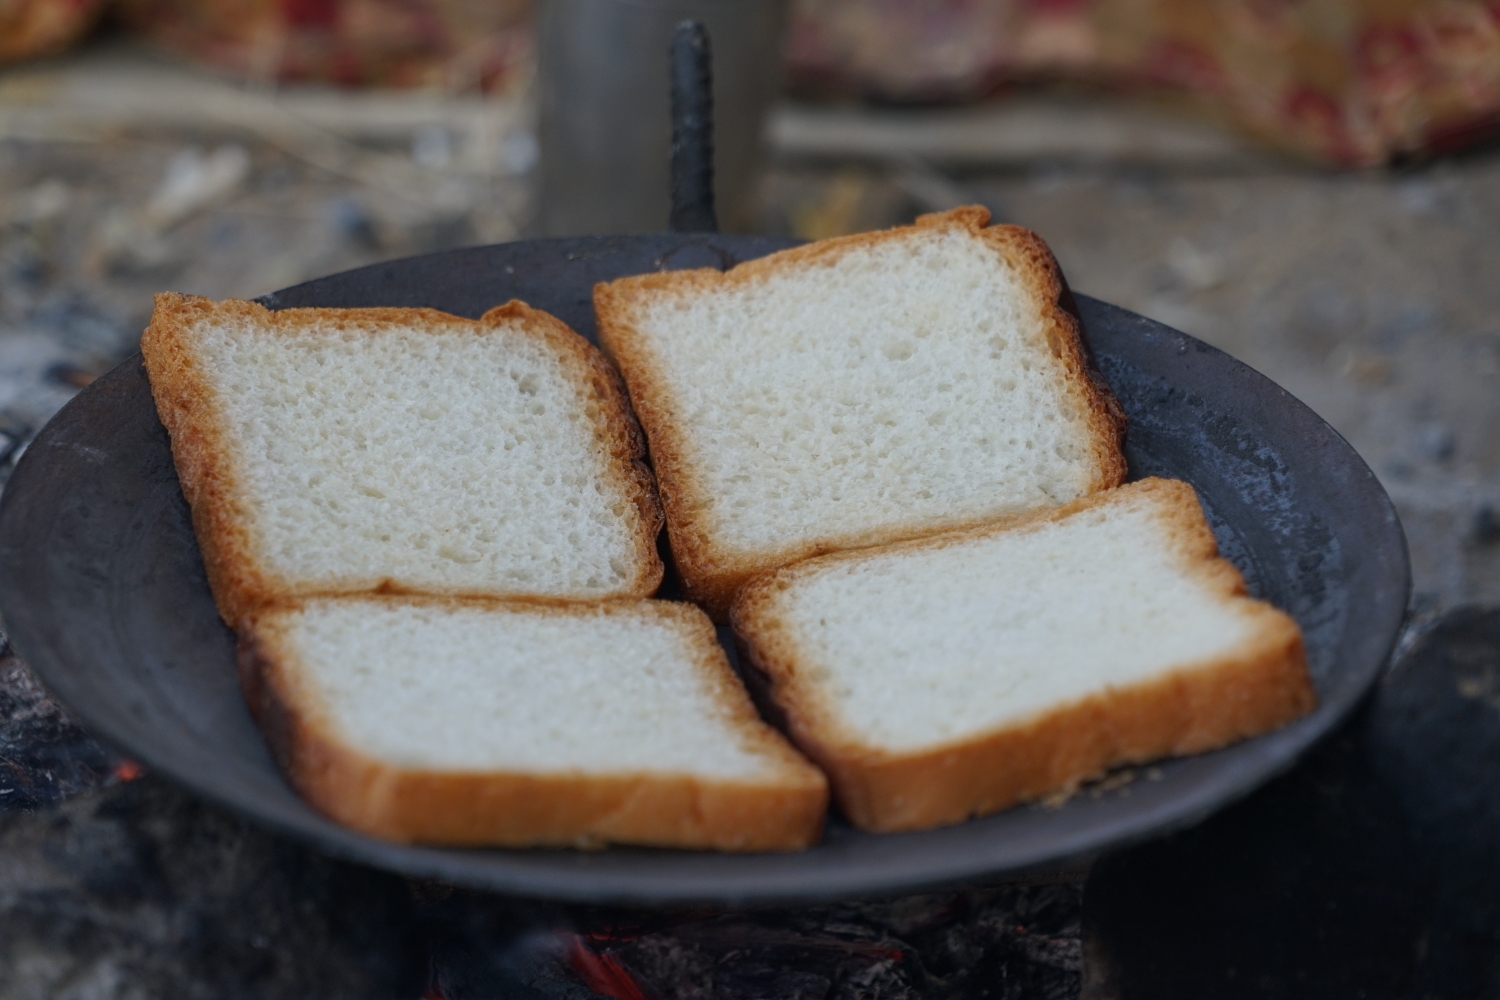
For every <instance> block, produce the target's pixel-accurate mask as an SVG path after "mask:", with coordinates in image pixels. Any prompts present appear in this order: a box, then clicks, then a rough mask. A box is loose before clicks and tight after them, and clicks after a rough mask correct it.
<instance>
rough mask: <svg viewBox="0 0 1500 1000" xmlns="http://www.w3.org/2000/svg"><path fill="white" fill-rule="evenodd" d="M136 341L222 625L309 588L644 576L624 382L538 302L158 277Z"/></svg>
mask: <svg viewBox="0 0 1500 1000" xmlns="http://www.w3.org/2000/svg"><path fill="white" fill-rule="evenodd" d="M141 352H142V354H144V355H145V360H146V371H147V373H148V375H149V377H150V380H151V392H152V395H153V396H154V397H155V399H156V407H157V412H158V413H159V414H160V416H161V420H162V423H163V424H165V425H166V427H167V430H168V432H169V433H170V435H171V439H172V454H173V457H174V459H175V460H176V464H177V473H178V476H179V477H180V479H181V481H182V491H183V495H184V496H185V497H186V498H187V501H188V504H189V505H190V506H191V508H192V514H193V526H194V528H195V530H196V533H197V536H198V544H199V546H200V548H201V549H202V551H203V557H204V562H205V565H206V567H207V571H208V579H209V584H210V585H211V587H212V589H213V592H214V597H215V599H216V601H217V602H218V605H219V611H220V614H222V615H223V617H224V620H225V621H226V622H228V623H229V624H230V625H235V624H236V623H237V622H238V620H239V618H240V617H241V616H243V615H244V614H246V613H247V612H249V611H250V610H251V609H252V608H254V607H256V606H258V605H261V604H266V603H271V602H274V601H278V600H287V599H290V598H293V597H296V596H299V595H306V594H313V593H351V592H361V591H377V590H378V591H386V592H400V593H404V592H425V593H434V594H450V595H477V596H487V597H516V596H532V597H549V598H560V599H588V598H608V597H644V596H647V595H649V594H651V593H653V592H654V591H655V589H656V587H657V585H658V584H659V583H660V581H661V576H662V565H661V561H660V558H659V556H658V554H657V550H656V536H657V534H658V533H659V531H660V528H661V512H660V505H659V502H658V500H657V498H656V495H655V489H654V484H653V482H652V479H651V474H650V470H649V469H648V468H647V467H646V466H645V463H644V458H645V450H644V449H645V444H644V440H643V438H642V437H641V434H640V429H639V427H638V425H637V424H636V422H635V419H634V417H633V415H632V414H631V412H630V409H629V402H628V400H627V398H626V396H625V392H624V386H623V384H622V383H621V382H620V379H619V375H618V373H616V372H615V371H614V369H613V368H612V367H611V366H610V364H609V363H608V362H607V361H606V360H605V359H604V357H603V356H602V355H601V354H600V353H599V352H598V351H597V350H595V349H594V348H593V347H592V346H591V345H590V344H589V343H588V342H587V341H585V340H584V339H583V338H582V337H580V336H578V334H576V333H574V332H573V331H572V330H570V329H569V328H568V327H567V326H566V325H565V324H564V323H562V321H560V320H558V319H556V318H554V317H552V316H550V315H548V314H547V313H544V312H541V311H539V310H535V309H531V308H529V307H528V306H526V305H525V304H523V303H520V302H511V303H509V304H507V305H504V306H500V307H498V308H496V309H492V310H490V312H488V313H486V314H485V315H484V317H483V318H481V319H480V320H478V321H477V322H476V321H473V320H467V319H461V318H459V317H457V316H450V315H448V314H446V313H440V312H437V311H435V310H431V309H287V310H283V311H280V312H272V311H270V310H267V309H265V308H263V307H261V306H259V305H256V304H255V303H251V302H238V301H228V302H212V301H210V300H208V299H204V298H199V297H195V296H183V295H175V294H165V295H158V296H157V298H156V311H155V313H154V314H153V315H152V318H151V325H150V326H149V327H148V328H147V330H146V332H145V334H144V335H143V337H142V338H141Z"/></svg>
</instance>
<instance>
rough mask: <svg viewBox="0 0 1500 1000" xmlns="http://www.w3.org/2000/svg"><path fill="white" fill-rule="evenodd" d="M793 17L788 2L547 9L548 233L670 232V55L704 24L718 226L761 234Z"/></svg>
mask: <svg viewBox="0 0 1500 1000" xmlns="http://www.w3.org/2000/svg"><path fill="white" fill-rule="evenodd" d="M785 11H786V3H785V0H542V3H541V5H540V11H539V23H538V36H537V40H538V78H539V80H538V82H539V90H540V94H539V97H540V102H541V106H540V112H541V121H540V140H541V164H540V168H541V169H540V175H541V190H540V195H541V198H540V205H539V211H538V217H537V228H538V230H539V231H540V233H541V235H545V236H575V235H584V234H589V233H644V232H661V231H663V230H665V229H666V228H667V218H668V215H669V213H670V211H671V192H670V180H669V178H670V171H669V159H670V152H671V145H672V124H671V100H670V93H669V83H670V60H669V52H670V49H671V44H672V31H673V29H674V28H675V27H676V25H677V24H678V22H680V21H683V20H685V19H694V20H698V21H701V22H703V24H704V25H705V26H706V27H707V28H708V33H709V36H710V38H711V39H712V45H713V93H714V112H713V118H714V189H715V195H716V201H717V205H718V214H719V221H720V224H721V226H722V227H723V228H724V229H725V230H728V231H735V230H740V231H744V230H747V229H749V228H751V227H752V226H753V225H754V211H755V182H756V178H757V175H758V168H759V166H760V159H761V128H762V124H763V123H764V120H765V113H766V108H767V106H768V105H769V104H770V101H771V99H772V98H773V97H774V96H775V93H776V89H777V87H778V86H779V84H780V80H781V29H782V25H783V23H784V20H785Z"/></svg>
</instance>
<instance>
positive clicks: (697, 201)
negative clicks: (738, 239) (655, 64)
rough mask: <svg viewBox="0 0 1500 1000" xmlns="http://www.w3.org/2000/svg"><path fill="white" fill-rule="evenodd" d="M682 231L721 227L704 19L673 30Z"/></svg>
mask: <svg viewBox="0 0 1500 1000" xmlns="http://www.w3.org/2000/svg"><path fill="white" fill-rule="evenodd" d="M671 228H672V230H673V231H675V232H679V233H713V232H718V229H719V221H718V218H717V216H716V215H715V213H714V89H713V53H712V52H711V51H710V49H709V45H708V29H706V28H704V27H703V23H702V22H701V21H683V22H681V23H680V24H678V25H677V29H676V31H674V32H673V34H672V219H671Z"/></svg>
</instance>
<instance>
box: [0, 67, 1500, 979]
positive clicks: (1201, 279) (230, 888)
mask: <svg viewBox="0 0 1500 1000" xmlns="http://www.w3.org/2000/svg"><path fill="white" fill-rule="evenodd" d="M4 82H5V81H4V79H3V78H0V85H3V84H4ZM273 138H274V137H273ZM283 139H284V137H283ZM440 146H441V142H439V141H436V140H434V139H433V135H432V133H430V132H423V133H421V134H413V135H412V136H410V137H408V138H407V139H406V140H401V141H397V140H391V139H387V140H384V144H383V145H382V144H379V143H373V144H371V143H367V144H366V145H365V146H362V147H359V148H358V149H356V150H355V152H354V154H353V155H355V157H356V159H357V158H358V157H364V158H365V160H367V161H368V162H365V161H360V163H356V164H355V167H357V169H353V168H350V169H345V168H342V167H339V164H333V165H332V167H331V166H330V164H329V162H328V160H327V159H326V157H322V156H321V154H318V155H309V153H308V151H307V148H306V146H305V144H304V145H299V144H298V143H297V142H287V141H280V140H278V141H272V140H271V139H268V138H267V136H266V134H264V133H263V132H262V133H257V132H255V131H254V130H249V131H247V130H245V129H243V128H237V127H233V128H224V127H219V126H215V125H212V124H211V123H205V124H202V125H200V127H196V128H192V127H189V126H187V125H184V124H183V123H182V122H178V123H177V124H176V125H173V126H171V127H167V126H164V125H162V124H161V123H160V122H157V123H155V124H152V125H150V126H149V127H148V126H142V127H135V126H131V125H130V124H129V123H122V124H121V125H120V126H119V127H115V128H107V129H102V130H99V129H96V130H94V131H92V132H88V133H87V134H83V135H73V136H64V137H57V136H50V137H49V136H47V135H38V134H36V133H35V132H34V131H33V132H32V133H24V131H23V132H12V133H7V134H5V136H4V137H0V463H6V465H7V467H8V463H9V461H11V460H13V458H14V452H15V451H16V450H17V448H18V447H19V446H20V445H21V444H22V443H23V442H24V440H25V439H26V438H27V437H29V435H30V434H31V433H33V432H34V431H35V430H36V429H37V428H38V427H39V426H40V425H41V424H42V423H43V422H44V421H45V419H46V418H47V416H49V415H50V413H51V412H53V411H54V410H55V409H56V408H57V407H58V406H60V405H61V404H62V403H63V402H64V401H66V399H68V398H69V397H70V396H71V395H72V394H73V393H74V392H76V391H77V389H78V387H79V386H80V385H82V384H86V382H87V381H88V379H89V378H90V377H91V376H92V375H94V374H97V373H99V372H102V371H104V370H106V369H107V368H108V367H109V366H111V365H112V364H114V363H115V362H117V361H118V360H120V359H121V358H123V357H124V356H126V355H127V354H129V353H130V352H131V351H132V350H134V346H135V343H136V339H137V338H138V336H139V331H140V329H141V327H142V325H143V324H144V321H145V318H146V316H147V315H148V313H149V308H150V294H151V293H152V292H154V291H157V290H161V289H169V288H170V289H175V290H179V291H185V292H196V293H201V294H206V295H212V296H231V295H233V296H251V295H257V294H260V293H263V292H266V291H270V290H273V289H274V288H277V287H280V286H284V285H287V284H291V283H294V282H296V281H298V280H302V279H305V278H310V277H314V276H317V275H320V274H325V273H329V272H333V271H337V270H342V269H345V268H348V267H353V266H357V265H359V264H363V263H367V262H371V261H374V260H379V259H385V258H390V257H395V256H401V255H405V254H410V253H416V252H421V251H424V250H431V249H439V248H442V247H445V246H453V245H461V244H465V243H472V242H483V241H486V240H494V239H500V238H505V237H506V236H507V235H510V234H514V233H515V232H518V231H520V230H521V228H522V227H524V224H525V217H526V192H527V190H528V188H527V183H528V182H527V179H526V178H525V177H524V176H520V175H517V174H514V173H508V172H506V171H505V170H498V171H492V172H491V173H489V174H485V173H483V172H482V171H481V172H480V173H478V174H476V173H474V172H472V171H470V172H469V173H464V174H459V173H457V172H455V171H454V170H452V169H449V168H447V167H446V166H445V162H446V161H445V159H444V156H443V155H439V154H441V153H442V150H441V149H440V148H437V147H440ZM523 147H524V144H523ZM434 149H437V151H436V152H434ZM522 151H523V152H524V148H523V149H522ZM345 152H348V151H347V150H345ZM407 161H412V162H415V163H416V164H417V166H418V167H419V168H420V169H421V170H427V171H429V174H427V175H424V174H421V173H420V172H419V173H416V174H413V172H412V167H411V165H410V163H409V162H407ZM524 161H525V157H524V156H518V157H516V158H515V163H516V165H518V166H524ZM339 162H340V163H343V164H344V165H345V166H346V167H347V165H348V163H349V162H351V161H349V160H347V159H345V160H343V161H339ZM361 163H362V164H363V165H361ZM174 164H175V166H174ZM372 164H373V166H372ZM393 165H394V166H399V167H400V168H401V169H400V170H396V171H395V175H399V176H400V177H402V178H405V179H406V180H405V181H403V183H410V179H411V177H413V176H416V177H418V178H421V177H424V176H430V180H431V182H432V184H433V185H434V186H444V185H446V187H445V188H444V190H446V191H447V192H448V193H447V194H446V195H444V197H442V198H426V199H423V198H415V199H413V198H405V199H403V198H402V197H401V195H400V192H399V191H398V192H394V193H393V191H392V188H391V185H389V184H384V185H382V184H378V183H372V182H371V177H372V176H376V175H380V169H377V168H381V169H383V168H384V167H390V166H393ZM367 168H368V169H367ZM174 171H176V175H175V176H177V178H178V180H177V182H175V183H176V184H177V188H175V189H174V188H173V187H172V185H173V183H174V182H173V181H171V179H170V178H171V177H172V176H174V174H173V172H174ZM194 171H196V174H194ZM402 171H404V173H403V172H402ZM193 176H196V177H197V180H196V181H194V180H193ZM383 176H391V174H390V172H389V171H387V172H386V174H385V175H383ZM183 178H187V180H183ZM918 180H919V181H920V183H914V182H913V180H912V174H911V169H910V164H904V165H901V166H900V167H899V169H897V168H892V167H886V166H881V165H880V164H878V163H869V162H866V163H852V162H832V161H828V160H823V161H819V162H807V161H802V162H792V161H788V160H783V161H781V162H778V163H776V164H775V165H774V166H773V169H772V170H771V172H770V174H769V176H768V179H767V184H766V196H767V197H766V208H765V212H764V216H763V226H762V228H764V229H765V230H767V231H771V232H779V233H790V234H796V235H804V236H817V235H831V234H833V233H836V232H844V231H853V230H856V229H860V228H869V227H874V226H882V225H889V224H892V223H896V222H900V221H904V220H906V219H909V218H911V217H912V216H913V215H914V214H916V213H917V212H919V211H923V210H930V209H934V208H943V207H947V206H948V205H949V204H954V203H958V202H960V201H964V200H978V201H982V202H984V203H986V204H988V205H990V206H991V207H992V209H993V210H995V212H996V213H997V215H998V216H1000V217H1001V218H1003V219H1005V220H1007V221H1013V222H1018V223H1021V224H1024V225H1027V226H1030V227H1032V228H1034V229H1036V230H1037V231H1039V232H1040V233H1041V234H1042V235H1043V236H1044V237H1046V238H1047V240H1048V241H1049V242H1050V243H1051V245H1052V246H1053V248H1054V250H1055V251H1056V253H1057V256H1058V257H1059V259H1060V261H1061V263H1062V265H1063V268H1064V270H1065V272H1066V273H1067V275H1068V276H1069V279H1070V281H1071V283H1072V285H1073V286H1074V287H1075V288H1076V289H1077V290H1078V291H1081V292H1085V293H1088V294H1091V295H1095V296H1097V297H1099V298H1103V299H1107V300H1109V301H1112V302H1115V303H1118V304H1120V305H1122V306H1125V307H1127V308H1131V309H1135V310H1137V311H1139V312H1142V313H1145V314H1147V315H1149V316H1152V317H1155V318H1157V319H1160V320H1163V321H1165V322H1167V323H1169V324H1172V325H1174V326H1177V327H1179V328H1181V329H1183V330H1185V331H1186V332H1188V333H1191V334H1194V335H1196V336H1199V337H1202V338H1204V339H1205V340H1208V341H1210V342H1211V343H1214V344H1216V345H1217V346H1219V347H1222V348H1223V349H1225V350H1227V351H1229V352H1230V353H1232V354H1234V355H1236V356H1238V357H1240V358H1242V359H1243V360H1245V361H1246V362H1248V363H1249V364H1251V365H1253V366H1254V367H1256V368H1258V369H1259V370H1261V371H1263V372H1264V373H1266V374H1267V375H1269V376H1270V377H1271V378H1273V379H1274V380H1276V381H1278V382H1280V383H1281V384H1282V385H1284V386H1286V387H1287V388H1288V389H1289V390H1291V391H1292V392H1293V393H1294V394H1295V395H1297V396H1299V397H1300V398H1301V399H1303V400H1304V401H1306V402H1307V403H1308V404H1309V405H1311V406H1312V407H1313V408H1314V409H1315V410H1317V411H1318V412H1319V413H1321V414H1322V415H1323V416H1324V417H1325V418H1327V419H1328V420H1329V421H1330V422H1332V423H1333V425H1334V426H1335V427H1336V428H1338V429H1339V430H1340V431H1341V432H1342V433H1343V434H1344V435H1345V436H1346V437H1347V438H1348V439H1349V440H1350V441H1351V442H1352V443H1353V444H1354V446H1355V447H1356V448H1357V449H1358V450H1359V451H1360V453H1361V454H1363V455H1364V456H1365V457H1366V459H1367V460H1368V461H1369V462H1370V463H1371V465H1372V467H1373V468H1374V469H1375V471H1376V473H1377V474H1378V475H1379V477H1380V479H1381V481H1382V482H1383V483H1384V484H1385V486H1386V488H1387V489H1388V490H1389V491H1390V493H1391V495H1392V497H1393V498H1394V499H1395V501H1396V504H1397V506H1398V508H1399V510H1400V512H1401V515H1402V518H1403V520H1404V522H1405V525H1406V529H1407V532H1408V536H1409V538H1410V541H1411V547H1412V555H1413V560H1414V567H1415V585H1416V592H1417V593H1416V601H1417V603H1418V605H1419V606H1420V607H1422V608H1423V609H1425V610H1430V611H1436V610H1439V609H1446V608H1451V607H1455V606H1458V605H1461V604H1465V603H1489V604H1495V603H1497V602H1500V312H1497V309H1496V306H1497V305H1500V245H1497V244H1496V241H1495V240H1494V239H1493V236H1492V234H1493V233H1494V232H1496V231H1497V228H1500V226H1497V223H1500V155H1497V154H1493V153H1490V154H1478V155H1474V156H1471V157H1469V158H1465V159H1459V160H1451V161H1447V162H1442V163H1438V164H1434V165H1430V166H1422V167H1415V168H1411V169H1408V170H1404V171H1391V172H1386V171H1377V172H1371V173H1367V174H1359V175H1330V174H1325V173H1320V172H1316V171H1311V170H1306V169H1303V168H1299V167H1295V166H1291V165H1286V164H1278V163H1275V162H1274V161H1254V162H1246V163H1245V164H1242V165H1240V166H1235V165H1234V164H1229V165H1227V166H1226V165H1220V166H1218V167H1215V168H1214V169H1211V170H1209V169H1203V168H1201V167H1193V166H1192V165H1183V164H1170V165H1157V166H1153V165H1152V164H1151V163H1149V162H1141V161H1140V159H1139V158H1136V159H1135V160H1133V161H1132V162H1131V164H1130V165H1129V166H1123V165H1116V164H1112V163H1111V162H1110V161H1109V160H1108V159H1105V160H1102V161H1099V162H1094V163H1088V162H1082V161H1079V160H1078V159H1077V157H1076V156H1075V157H1073V158H1072V159H1071V161H1070V162H1060V161H1049V160H1048V158H1047V157H1046V156H1039V157H1034V158H1033V159H1032V160H1031V161H1029V162H1023V163H1014V162H1012V163H1008V164H1007V165H1006V167H1005V169H1004V170H993V171H985V170H982V169H981V170H976V169H974V168H973V167H972V166H971V167H970V168H969V169H968V171H967V172H966V173H965V174H963V175H962V176H957V175H947V176H944V175H940V174H934V173H932V172H931V171H927V172H926V173H923V174H920V176H919V177H918ZM194 184H196V185H197V187H194V186H193V185H194ZM174 190H176V191H177V192H178V195H176V196H174V195H173V191H174ZM183 191H186V192H187V195H189V196H190V197H182V196H180V195H181V193H182V192H183ZM173 197H177V201H175V202H174V201H173V200H172V198H173ZM26 711H28V712H33V713H35V712H36V711H38V710H37V709H35V707H34V706H33V707H31V708H27V709H26ZM0 721H4V720H0ZM0 735H3V734H0ZM3 750H4V747H3V746H0V751H3ZM4 810H5V807H4V806H3V805H0V998H5V1000H9V998H13V997H14V998H20V997H28V998H29V997H65V996H66V997H111V996H134V995H152V993H157V994H160V993H162V992H171V993H175V994H177V995H193V996H196V995H205V996H207V995H237V993H238V992H244V993H245V995H260V996H294V995H298V996H300V995H308V994H314V995H330V996H332V995H341V991H343V993H344V994H347V995H359V994H360V993H361V992H363V993H365V994H366V995H375V994H378V993H379V992H381V984H385V985H389V984H391V983H394V982H398V981H399V982H403V983H405V982H409V981H411V978H412V976H414V975H415V976H416V978H417V979H420V978H421V970H418V971H417V972H416V973H413V972H412V971H411V969H410V968H409V964H410V962H411V961H413V960H414V959H412V958H411V956H410V955H409V954H406V953H405V952H401V951H400V949H399V948H398V953H391V952H390V951H389V947H390V946H389V943H388V942H389V940H390V937H389V934H390V929H389V927H387V928H386V930H385V931H379V930H378V929H375V923H376V922H378V920H379V919H384V918H381V917H380V914H381V913H382V912H387V911H388V912H389V913H390V914H394V915H395V916H392V917H391V918H390V919H392V920H397V921H398V922H399V921H400V920H406V919H409V912H408V909H409V906H410V900H409V899H407V897H405V896H403V895H402V893H406V892H407V889H406V887H404V886H402V885H401V884H400V883H399V882H398V881H397V880H391V879H386V878H385V877H383V876H377V875H375V874H373V873H361V872H362V870H358V869H353V868H350V867H348V866H340V865H338V864H336V863H332V862H327V863H325V862H322V861H321V860H320V859H316V858H311V857H309V856H308V855H306V853H305V852H301V851H300V850H298V849H294V848H292V847H290V846H288V845H284V844H282V843H281V842H280V841H278V840H277V839H276V838H274V837H271V836H269V835H267V834H265V833H262V832H260V831H258V830H255V829H254V828H252V827H250V826H249V825H248V824H246V823H244V822H241V821H239V820H235V819H232V818H230V817H226V816H223V815H221V814H220V813H218V812H217V811H216V810H214V809H212V808H211V807H208V806H204V805H202V804H199V803H197V802H196V801H194V800H192V799H190V798H189V797H187V796H185V795H183V794H182V793H179V792H176V791H174V790H172V789H171V788H169V787H167V786H165V785H163V784H160V783H158V782H156V781H155V780H154V779H151V778H149V777H148V778H146V779H142V780H141V781H137V782H128V783H125V784H116V785H112V786H108V787H102V788H99V789H96V790H93V791H88V792H85V793H83V794H82V795H80V796H78V797H77V798H74V799H72V800H70V801H67V802H64V803H62V804H60V805H53V806H49V807H42V808H37V809H34V810H26V811H16V810H12V811H10V812H9V813H6V812H4ZM267 872H273V873H274V875H273V876H267V875H266V874H265V873H267ZM139 885H149V886H151V887H152V888H151V890H150V892H148V893H145V894H139V893H136V894H134V895H133V894H132V892H131V891H127V889H128V887H129V886H139ZM408 895H409V893H408ZM418 896H420V893H418ZM308 900H313V901H314V903H313V911H316V912H313V911H309V910H308V908H307V906H308V904H307V901H308ZM320 900H321V902H318V901H320ZM329 900H336V901H337V905H334V904H333V903H330V902H329ZM328 913H335V914H343V916H342V917H340V920H341V921H342V922H340V923H337V925H336V926H335V925H331V924H329V923H328V922H327V919H326V918H325V916H319V914H324V915H326V914H328ZM382 934H385V935H386V936H385V937H382ZM398 937H399V935H398ZM382 941H385V942H387V943H386V944H381V943H380V942H382ZM1070 974H1072V975H1076V968H1074V969H1073V970H1072V972H1071V973H1070ZM244 983H249V984H251V985H250V986H243V985H239V984H244Z"/></svg>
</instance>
